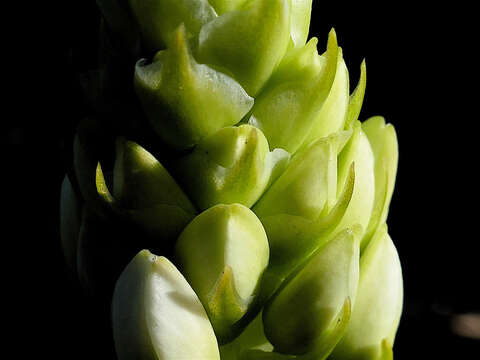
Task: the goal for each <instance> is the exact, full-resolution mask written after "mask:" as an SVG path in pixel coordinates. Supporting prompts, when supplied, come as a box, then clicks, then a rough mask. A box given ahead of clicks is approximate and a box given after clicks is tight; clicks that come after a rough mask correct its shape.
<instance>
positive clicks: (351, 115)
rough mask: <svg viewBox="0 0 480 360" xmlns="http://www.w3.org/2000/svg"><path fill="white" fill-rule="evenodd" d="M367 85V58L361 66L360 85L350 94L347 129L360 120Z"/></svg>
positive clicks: (346, 120)
mask: <svg viewBox="0 0 480 360" xmlns="http://www.w3.org/2000/svg"><path fill="white" fill-rule="evenodd" d="M366 86H367V67H366V65H365V60H363V61H362V65H361V66H360V80H359V81H358V85H357V87H356V88H355V90H354V91H353V93H352V95H350V98H349V102H348V109H347V115H346V117H345V129H350V128H351V127H352V125H353V124H354V123H355V122H356V121H357V120H358V116H359V115H360V110H361V109H362V104H363V97H364V96H365V88H366Z"/></svg>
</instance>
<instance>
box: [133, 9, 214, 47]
mask: <svg viewBox="0 0 480 360" xmlns="http://www.w3.org/2000/svg"><path fill="white" fill-rule="evenodd" d="M129 3H130V8H131V10H132V12H133V14H134V17H135V19H136V22H137V24H138V26H139V28H140V32H141V34H142V40H143V43H144V45H145V47H146V48H147V49H148V50H149V51H158V50H160V49H163V48H165V46H166V45H168V44H169V42H170V40H171V37H172V36H173V35H172V34H173V32H174V31H175V29H176V28H177V27H178V26H179V25H180V24H184V25H185V28H186V30H187V32H188V33H189V34H191V35H194V36H195V35H197V34H198V33H199V32H200V29H201V27H202V26H203V25H204V24H206V23H208V22H209V21H212V20H213V19H215V18H216V17H217V14H216V13H215V10H214V9H213V8H212V7H211V6H210V4H209V3H208V0H129Z"/></svg>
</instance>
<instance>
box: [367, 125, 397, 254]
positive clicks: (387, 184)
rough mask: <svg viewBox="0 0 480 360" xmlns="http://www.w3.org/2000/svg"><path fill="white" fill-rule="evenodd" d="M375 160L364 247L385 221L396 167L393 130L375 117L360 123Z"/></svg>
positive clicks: (395, 140)
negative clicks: (373, 198) (373, 192)
mask: <svg viewBox="0 0 480 360" xmlns="http://www.w3.org/2000/svg"><path fill="white" fill-rule="evenodd" d="M362 130H363V131H364V132H365V135H367V137H368V141H369V142H370V146H371V147H372V151H373V157H374V159H375V201H374V204H373V210H372V216H371V218H370V222H369V224H368V227H367V231H366V232H365V235H364V238H365V239H364V241H362V243H363V246H364V247H365V246H366V245H367V244H368V242H369V240H370V238H371V237H372V236H373V234H374V232H375V230H376V229H377V228H378V226H379V224H383V223H384V222H385V221H386V220H387V215H388V208H389V206H390V200H391V199H392V194H393V188H394V186H395V178H396V175H397V165H398V143H397V134H396V132H395V128H394V127H393V125H391V124H385V119H384V118H382V117H380V116H375V117H372V118H370V119H368V120H367V121H365V122H364V123H362Z"/></svg>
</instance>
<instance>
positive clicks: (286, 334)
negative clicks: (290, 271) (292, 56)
mask: <svg viewBox="0 0 480 360" xmlns="http://www.w3.org/2000/svg"><path fill="white" fill-rule="evenodd" d="M359 258H360V248H359V239H358V235H357V238H356V237H355V235H354V234H353V232H352V231H351V230H349V229H347V230H345V231H342V232H341V233H340V234H339V235H338V236H337V237H336V238H334V239H332V240H331V241H329V242H328V243H327V244H326V245H324V246H322V247H321V248H320V249H318V250H317V251H316V253H315V254H314V255H312V257H311V258H310V259H309V260H308V262H307V264H306V265H305V266H304V267H303V268H302V269H301V270H299V271H298V272H296V273H295V276H293V277H292V278H291V279H290V280H288V281H286V282H285V283H284V285H282V287H281V288H280V289H279V290H278V292H277V293H276V294H275V295H274V297H273V298H272V299H271V300H270V301H269V303H267V305H266V306H265V309H264V311H263V322H264V326H265V334H266V336H267V338H268V339H269V340H270V342H271V343H272V344H273V345H274V347H275V351H277V352H280V353H285V354H297V355H301V354H306V353H308V352H312V351H313V350H315V349H316V348H317V347H318V346H319V345H321V343H319V340H321V341H322V342H324V341H325V336H324V333H325V331H327V330H328V329H329V328H330V327H331V325H332V324H333V323H334V321H336V320H337V314H338V313H339V312H340V311H341V310H342V307H343V305H344V303H345V301H346V299H347V298H348V299H350V301H351V303H352V305H353V303H354V301H355V300H354V299H355V294H356V291H357V285H358V274H359ZM338 340H339V339H338ZM338 340H337V341H338ZM317 355H319V354H317Z"/></svg>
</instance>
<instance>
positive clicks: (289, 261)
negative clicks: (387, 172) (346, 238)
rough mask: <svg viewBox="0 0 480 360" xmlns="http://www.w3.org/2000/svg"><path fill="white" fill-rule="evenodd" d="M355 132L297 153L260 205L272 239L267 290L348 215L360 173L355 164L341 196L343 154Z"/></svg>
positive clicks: (260, 211) (337, 136)
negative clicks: (339, 159)
mask: <svg viewBox="0 0 480 360" xmlns="http://www.w3.org/2000/svg"><path fill="white" fill-rule="evenodd" d="M349 136H350V133H349V132H340V133H338V134H335V135H332V136H330V137H328V138H324V139H320V140H318V141H317V142H315V143H314V144H312V146H310V147H309V148H308V149H307V150H306V151H304V152H302V153H300V154H297V155H296V156H295V157H294V158H293V159H292V161H291V163H290V165H289V167H288V168H287V170H286V171H285V172H284V173H283V174H282V175H281V176H280V177H279V178H278V180H277V181H276V182H275V183H274V184H273V185H272V186H271V187H270V188H269V189H268V190H267V192H266V193H265V194H264V195H263V196H262V197H261V198H260V200H259V201H258V202H257V204H256V205H255V206H254V208H253V210H254V211H255V213H256V214H257V216H258V217H259V218H260V220H261V221H262V224H263V226H264V227H265V231H266V232H267V235H268V240H269V243H270V251H271V254H270V264H269V268H268V271H267V273H266V279H265V281H268V282H271V283H272V284H273V285H265V289H267V288H268V287H270V286H272V287H273V288H275V287H276V286H277V285H275V284H276V283H278V282H279V281H280V282H281V281H282V280H283V279H284V278H285V277H286V276H288V274H289V273H290V272H291V271H292V270H293V269H294V268H295V267H296V266H297V265H298V264H299V262H301V261H302V260H303V259H304V258H306V257H307V256H308V255H310V254H311V253H312V252H313V251H314V250H315V249H316V248H317V247H318V246H319V245H320V243H321V242H322V241H323V240H325V239H326V237H327V235H328V234H329V232H331V231H333V230H334V229H336V225H337V224H338V222H339V221H341V220H342V218H343V216H344V214H345V211H346V210H347V209H348V206H349V202H350V198H351V196H352V192H353V186H354V183H355V172H354V169H353V166H352V167H351V169H350V173H349V176H348V177H347V180H345V186H343V192H342V193H341V195H340V196H338V198H337V154H338V152H339V151H340V150H341V148H342V147H343V145H344V144H345V142H346V141H347V140H348V138H349ZM267 279H268V280H267ZM265 291H266V290H265Z"/></svg>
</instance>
